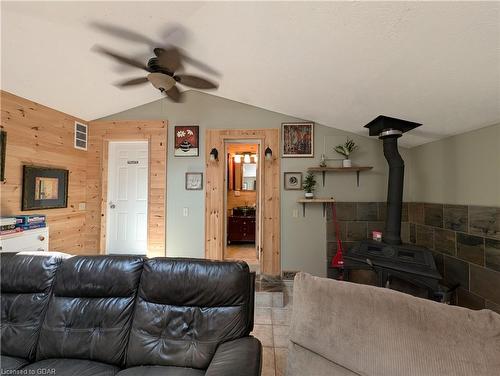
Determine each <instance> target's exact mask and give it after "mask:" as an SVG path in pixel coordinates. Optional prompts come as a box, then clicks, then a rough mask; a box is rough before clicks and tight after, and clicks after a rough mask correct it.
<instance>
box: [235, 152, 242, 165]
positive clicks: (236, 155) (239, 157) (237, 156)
mask: <svg viewBox="0 0 500 376" xmlns="http://www.w3.org/2000/svg"><path fill="white" fill-rule="evenodd" d="M234 163H241V155H239V154H235V156H234Z"/></svg>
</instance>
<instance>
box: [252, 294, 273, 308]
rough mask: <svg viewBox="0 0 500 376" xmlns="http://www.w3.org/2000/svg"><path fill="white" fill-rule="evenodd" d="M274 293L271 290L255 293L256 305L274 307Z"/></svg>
mask: <svg viewBox="0 0 500 376" xmlns="http://www.w3.org/2000/svg"><path fill="white" fill-rule="evenodd" d="M272 306H273V295H272V293H270V292H256V293H255V307H272Z"/></svg>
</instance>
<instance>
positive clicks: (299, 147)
mask: <svg viewBox="0 0 500 376" xmlns="http://www.w3.org/2000/svg"><path fill="white" fill-rule="evenodd" d="M281 142H282V145H283V157H284V158H290V157H295V158H312V157H314V123H283V124H281Z"/></svg>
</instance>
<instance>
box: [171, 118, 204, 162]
mask: <svg viewBox="0 0 500 376" xmlns="http://www.w3.org/2000/svg"><path fill="white" fill-rule="evenodd" d="M174 130H175V145H174V155H175V156H176V157H197V156H199V155H200V146H199V145H200V127H199V126H197V125H187V126H175V128H174Z"/></svg>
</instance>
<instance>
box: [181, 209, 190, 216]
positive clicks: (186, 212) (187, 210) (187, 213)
mask: <svg viewBox="0 0 500 376" xmlns="http://www.w3.org/2000/svg"><path fill="white" fill-rule="evenodd" d="M182 216H183V217H188V216H189V208H182Z"/></svg>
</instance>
